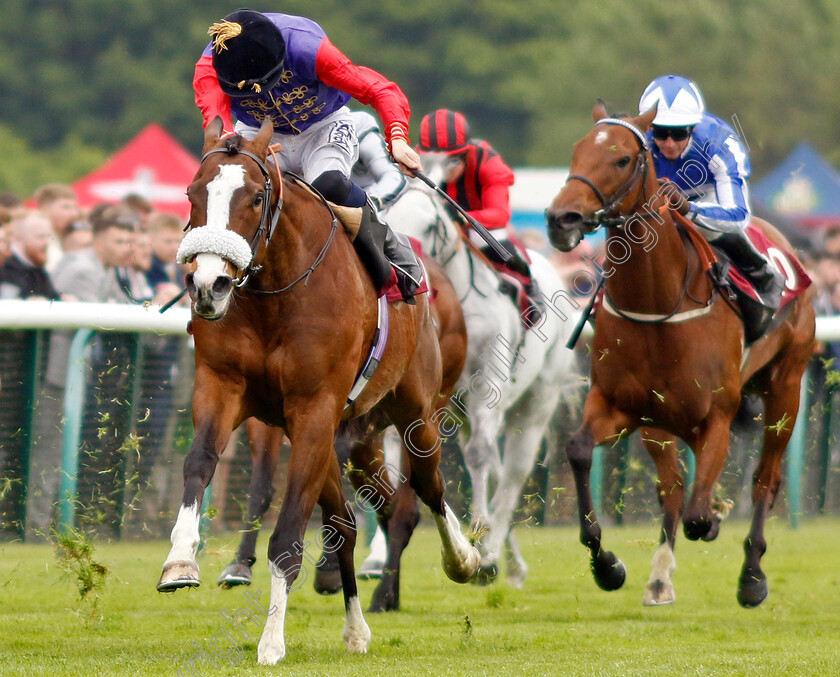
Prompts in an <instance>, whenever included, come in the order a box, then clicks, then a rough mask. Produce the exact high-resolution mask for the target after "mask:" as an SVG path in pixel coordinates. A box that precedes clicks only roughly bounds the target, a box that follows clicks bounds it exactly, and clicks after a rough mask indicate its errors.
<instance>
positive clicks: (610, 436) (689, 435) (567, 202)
mask: <svg viewBox="0 0 840 677" xmlns="http://www.w3.org/2000/svg"><path fill="white" fill-rule="evenodd" d="M655 113H656V109H655V108H654V109H653V110H651V111H649V112H647V113H645V114H643V115H640V116H638V117H635V118H621V119H620V120H616V119H614V118H608V117H607V112H606V110H605V108H604V107H603V105H600V104H599V105H598V106H596V107H595V109H594V111H593V117H594V119H595V122H596V125H595V127H594V128H593V129H592V131H590V132H589V134H587V135H586V136H585V137H584V138H583V139H581V140H580V141H578V142H577V143H576V144H575V146H574V152H573V156H572V165H571V170H570V178H569V180H568V181H567V183H566V186H565V187H564V188H563V190H562V191H561V192H560V194H559V195H558V196H557V197H556V198H555V199H554V201H553V202H552V204H551V207H550V208H549V209H548V212H547V218H548V230H549V236H550V239H551V241H552V244H554V246H555V247H557V248H558V249H561V250H562V251H570V250H571V249H573V248H574V247H575V246H576V245H577V243H578V242H579V241H580V239H581V237H582V235H583V234H584V233H586V232H590V231H592V230H594V229H596V228H598V227H599V226H601V225H605V226H606V228H607V237H608V240H607V248H608V252H609V251H610V246H611V245H610V243H611V241H612V239H613V238H617V239H620V242H618V240H616V242H615V245H614V246H613V248H612V251H613V253H614V257H613V259H611V260H612V261H614V265H609V266H608V270H607V271H606V272H605V274H606V275H607V277H606V282H605V288H606V296H605V300H604V307H602V308H601V309H600V310H599V311H598V313H597V316H596V318H595V337H594V339H593V343H592V371H591V387H590V391H589V394H588V396H587V398H586V404H585V406H584V412H583V423H582V425H581V427H580V428H579V429H578V430H577V432H576V433H575V434H574V436H573V437H572V439H571V440H570V442H569V444H568V447H567V452H568V456H569V461H570V463H571V465H572V469H573V472H574V476H575V484H576V486H577V491H578V507H579V511H580V525H581V541H582V542H583V544H584V545H586V547H587V548H589V551H590V555H591V564H592V571H593V573H594V576H595V580H596V582H597V583H598V585H599V586H600V587H602V588H603V589H605V590H615V589H617V588H619V587H621V585H622V584H623V582H624V577H625V571H624V565H623V564H622V563H621V562H620V561H619V560H618V559H617V558H616V557H615V555H613V553H611V552H608V551H607V550H605V549H603V548H602V545H601V528H600V526H599V525H598V521H597V519H596V516H595V513H594V510H593V504H592V496H591V493H590V486H589V471H590V467H591V462H592V449H593V446H594V445H600V444H611V443H614V442H615V441H616V440H618V439H619V438H621V437H623V436H625V435H628V434H630V433H632V432H633V431H634V430H636V429H637V428H639V427H642V438H643V440H644V441H645V446H646V448H647V450H648V451H649V452H650V454H651V456H652V457H653V459H654V461H655V462H656V466H657V470H658V474H659V481H658V483H657V489H658V494H659V500H660V503H661V504H662V507H663V512H664V519H663V524H662V534H661V545H660V548H659V550H657V552H656V554H655V556H654V558H653V571H652V574H651V577H650V580H649V581H648V584H647V589H646V593H645V603H646V604H663V603H668V602H671V601H673V600H674V591H673V586H672V583H671V579H670V574H671V572H672V571H673V569H674V567H675V560H674V555H673V547H674V539H675V536H676V529H677V525H678V523H679V521H680V518H682V521H683V524H684V529H685V534H686V536H687V537H688V538H690V539H692V540H696V539H699V538H702V539H705V540H711V539H713V538H714V537H715V536H716V535H717V533H718V528H719V518H720V516H719V515H717V514H716V512H715V510H714V507H713V500H712V491H713V488H714V486H715V482H716V481H717V479H718V477H719V475H720V472H721V469H722V467H723V463H724V459H725V458H726V453H727V450H728V446H729V428H730V424H731V422H732V419H733V417H734V416H735V413H736V411H737V409H738V405H739V402H740V399H741V394H742V393H744V392H750V393H757V394H758V395H759V396H760V397H761V398H762V399H763V400H764V407H765V433H764V444H763V447H762V451H761V459H760V462H759V464H758V467H757V469H756V471H755V475H754V477H753V505H754V517H753V521H752V526H751V528H750V532H749V535H748V536H747V538H746V541H745V543H744V549H745V553H746V558H745V561H744V565H743V569H742V571H741V576H740V580H739V585H738V601H739V602H740V603H741V604H742V605H743V606H745V607H754V606H757V605H758V604H760V603H761V602H762V601H763V600H764V599H765V597H766V596H767V592H768V588H767V582H766V578H765V575H764V572H763V571H762V570H761V565H760V561H761V556H762V555H763V554H764V551H765V549H766V542H765V540H764V522H765V519H766V517H767V513H768V511H769V510H770V508H771V507H772V505H773V501H774V499H775V497H776V494H777V493H778V490H779V484H780V482H781V461H782V455H783V453H784V451H785V448H786V446H787V443H788V439H789V438H790V435H791V432H792V427H793V421H794V420H795V419H796V414H797V411H798V409H799V388H800V379H801V377H802V373H803V372H804V370H805V368H806V366H807V364H808V360H809V358H810V356H811V353H812V351H813V346H814V309H813V305H812V302H811V301H812V296H813V291H812V289H808V290H807V291H806V292H805V293H804V294H802V295H800V296H799V297H798V298H797V299H795V300H794V301H792V302H791V303H790V304H789V305H788V307H787V309H786V311H787V315H786V316H784V321H781V322H780V323H778V324H777V326H776V327H775V328H774V329H772V331H770V332H769V333H768V334H767V335H766V336H764V337H763V338H761V339H760V340H758V341H757V342H755V343H754V344H752V346H750V348H749V349H747V350H745V348H744V345H745V344H744V329H743V326H742V323H741V321H740V319H739V317H738V315H737V314H736V311H735V309H734V308H733V307H732V306H731V305H730V304H729V303H727V302H725V300H723V299H722V298H721V296H720V294H718V293H716V290H715V289H714V287H713V282H712V279H711V277H710V276H707V275H705V274H703V273H702V269H701V267H700V265H699V260H698V254H697V250H696V249H695V248H694V247H687V246H685V245H684V244H683V240H682V238H681V237H680V235H679V232H678V230H677V228H676V227H675V224H674V220H673V218H672V215H671V213H670V211H669V210H668V208H667V198H666V197H665V192H664V191H663V190H662V189H660V187H659V185H658V183H657V179H656V176H655V172H654V169H653V160H652V158H651V156H650V153H649V152H648V149H647V145H646V142H645V136H644V133H645V132H646V130H647V129H648V128H649V126H650V124H651V121H652V120H653V117H654V115H655ZM763 229H764V231H765V233H766V235H767V236H768V237H769V238H770V240H772V241H773V243H774V244H775V245H776V246H777V247H778V248H779V249H780V250H782V251H785V252H787V253H789V254H792V250H791V247H790V244H789V243H788V242H787V241H786V240H785V239H784V238H783V237H782V236H781V235H780V234H779V233H778V232H777V231H776V230H775V229H773V228H772V227H771V226H769V224H764V225H763ZM618 244H620V245H621V246H620V247H619V246H617V245H618ZM619 250H621V253H620V254H619V253H618V252H619ZM619 261H621V262H619ZM692 271H693V272H692ZM698 271H699V272H698ZM608 304H609V306H610V307H609V308H607V305H608ZM608 310H609V312H607V311H608ZM663 431H665V432H663ZM674 436H679V437H681V438H682V439H683V440H684V441H685V442H686V443H687V444H688V445H689V446H690V447H691V449H692V450H693V451H694V455H695V458H696V462H697V467H696V479H695V482H694V489H693V492H692V494H691V497H690V498H689V501H688V505H687V506H685V508H684V505H685V495H684V483H683V478H682V476H681V474H680V471H679V466H678V463H677V450H676V444H675V438H674Z"/></svg>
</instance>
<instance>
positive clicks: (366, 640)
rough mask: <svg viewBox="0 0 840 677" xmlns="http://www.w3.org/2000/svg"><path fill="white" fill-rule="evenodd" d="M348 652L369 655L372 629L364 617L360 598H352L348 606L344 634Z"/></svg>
mask: <svg viewBox="0 0 840 677" xmlns="http://www.w3.org/2000/svg"><path fill="white" fill-rule="evenodd" d="M342 638H343V639H344V644H345V645H346V646H347V650H348V651H350V652H352V653H367V650H368V647H369V646H370V628H369V627H368V624H367V623H366V622H365V619H364V616H362V605H361V604H359V598H358V597H351V598H350V600H349V603H348V605H347V616H346V617H345V618H344V634H342Z"/></svg>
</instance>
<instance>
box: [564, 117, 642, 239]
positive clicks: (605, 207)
mask: <svg viewBox="0 0 840 677" xmlns="http://www.w3.org/2000/svg"><path fill="white" fill-rule="evenodd" d="M595 125H596V126H597V125H617V126H619V127H624V128H625V129H629V130H630V131H631V132H633V136H635V137H636V139H638V141H639V143H640V144H641V148H640V149H639V152H638V153H637V154H636V161H635V162H634V163H633V167H632V169H631V170H630V176H628V177H627V180H626V181H625V182H624V183H622V184H621V185H620V186H619V187H618V188H617V189H616V190H615V192H614V193H613V194H612V196H610V198H609V200H608V199H607V198H606V197H604V194H603V193H602V192H601V190H600V189H599V188H598V186H596V185H595V184H594V183H592V181H590V180H589V179H588V178H586V177H585V176H583V175H581V174H569V176H568V177H566V183H568V182H569V181H572V180H575V181H580V182H581V183H585V184H586V185H587V186H589V188H591V189H592V192H593V193H595V196H596V197H597V198H598V200H600V202H601V209H599V210H598V211H597V212H595V213H594V214H593V217H594V218H593V221H590V222H588V223H589V224H590V225H594V226H595V227H596V228H597V227H599V226H623V225H624V224H625V223H626V222H627V217H626V216H621V215H611V212H613V211H614V210H615V209H616V207H618V205H619V204H621V202H622V201H623V200H624V198H626V197H627V196H628V195H629V194H630V191H631V190H632V189H633V186H634V184H635V183H636V178H637V177H638V176H639V174H640V173H641V181H642V190H643V191H644V189H645V183H646V181H647V168H648V163H647V154H648V144H647V139H646V138H645V135H644V134H643V133H642V132H641V131H640V130H639V129H638V128H637V127H636V126H635V125H633V124H631V123H629V122H627V121H626V120H619V119H618V118H602V119H600V120H598V121H597V122H596V123H595Z"/></svg>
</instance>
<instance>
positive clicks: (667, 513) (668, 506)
mask: <svg viewBox="0 0 840 677" xmlns="http://www.w3.org/2000/svg"><path fill="white" fill-rule="evenodd" d="M642 443H643V444H644V445H645V448H646V449H647V450H648V453H649V454H650V456H651V458H652V459H653V461H654V463H656V470H657V475H658V478H657V481H656V493H657V498H658V499H659V505H661V506H662V531H661V534H660V540H659V548H658V549H657V550H656V552H655V553H654V555H653V562H652V563H651V572H650V578H649V579H648V582H647V585H646V586H645V595H644V598H643V600H642V601H643V604H645V606H656V605H659V604H670V603H671V602H673V601H674V600H675V599H676V594H675V593H674V584H673V582H672V581H671V574H673V573H674V570H675V569H676V568H677V560H676V558H675V557H674V543H675V542H676V537H677V527H678V526H679V523H680V516H681V515H682V510H683V505H684V503H685V485H684V483H683V478H682V474H681V473H680V468H679V461H678V460H677V438H676V437H674V436H673V435H670V434H668V433H665V432H663V431H661V430H651V429H649V428H642Z"/></svg>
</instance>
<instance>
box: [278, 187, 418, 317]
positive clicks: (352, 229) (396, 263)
mask: <svg viewBox="0 0 840 677" xmlns="http://www.w3.org/2000/svg"><path fill="white" fill-rule="evenodd" d="M286 175H287V176H291V177H292V178H294V179H295V181H296V182H297V184H298V185H299V186H301V187H303V188H305V189H306V190H308V191H309V192H310V193H312V194H313V195H315V196H317V197H318V198H319V199H322V200H324V202H326V203H327V205H329V207H330V209H331V210H332V212H333V214H335V216H336V218H337V219H338V221H339V223H341V225H342V227H343V228H344V232H345V233H347V237H349V238H350V241H351V242H353V240H355V239H356V235H358V233H359V228H360V227H361V225H362V207H348V206H346V205H340V204H337V203H335V202H330V201H329V200H327V199H325V198H324V197H323V196H322V195H321V194H320V193H318V192H317V191H316V190H314V189H313V188H312V186H310V185H309V184H308V183H306V181H304V180H303V179H301V178H300V177H299V176H296V175H294V174H290V173H288V172H287V174H286ZM391 232H392V233H393V235H394V236H395V242H394V243H393V246H392V247H390V251H389V254H388V255H387V256H386V258H387V259H388V261H389V262H390V264H391V277H390V279H389V280H388V282H387V284H386V285H385V288H384V289H383V293H384V294H386V295H387V298H388V301H389V302H392V301H399V300H401V299H402V295H401V293H400V291H399V287H398V281H399V280H398V276H397V273H396V270H397V269H399V270H400V271H401V272H402V274H403V275H406V276H408V277H410V278H412V279H413V280H415V281H418V282H419V285H418V286H417V289H416V290H415V291H414V295H415V296H417V295H418V294H424V293H426V292H428V291H429V287H428V284H427V283H426V275H425V270H424V268H423V264H422V263H421V261H420V256H422V253H423V250H422V247H421V246H420V243H419V242H417V241H416V240H413V239H412V238H410V237H408V236H407V235H404V234H403V233H398V232H396V231H394V230H393V229H391ZM415 245H416V248H415ZM415 249H416V250H415Z"/></svg>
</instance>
